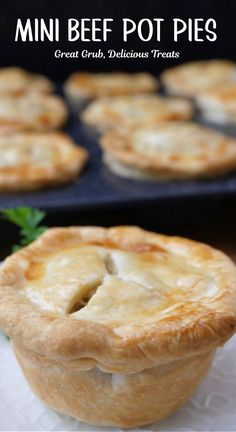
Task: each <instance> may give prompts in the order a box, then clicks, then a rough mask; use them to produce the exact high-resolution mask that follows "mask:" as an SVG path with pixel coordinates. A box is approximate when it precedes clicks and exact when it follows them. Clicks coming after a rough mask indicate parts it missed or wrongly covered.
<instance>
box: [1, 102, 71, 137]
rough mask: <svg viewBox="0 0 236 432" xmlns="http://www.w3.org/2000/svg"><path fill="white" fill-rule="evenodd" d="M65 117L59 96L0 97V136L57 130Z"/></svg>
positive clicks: (65, 112)
mask: <svg viewBox="0 0 236 432" xmlns="http://www.w3.org/2000/svg"><path fill="white" fill-rule="evenodd" d="M67 117H68V110H67V107H66V105H65V103H64V101H63V99H61V98H60V97H59V96H55V95H42V94H41V95H39V94H27V95H23V96H18V97H12V96H0V136H3V135H7V134H12V133H15V132H20V131H47V130H53V129H58V128H60V127H62V126H64V124H65V122H66V120H67Z"/></svg>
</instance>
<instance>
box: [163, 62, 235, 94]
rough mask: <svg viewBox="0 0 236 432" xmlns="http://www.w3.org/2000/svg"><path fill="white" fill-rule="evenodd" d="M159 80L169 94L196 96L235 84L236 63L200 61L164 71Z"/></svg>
mask: <svg viewBox="0 0 236 432" xmlns="http://www.w3.org/2000/svg"><path fill="white" fill-rule="evenodd" d="M161 79H162V82H163V84H164V85H165V86H166V89H167V91H168V92H169V93H171V94H176V95H185V96H190V97H194V98H195V97H196V96H198V94H199V92H202V91H205V90H207V89H210V88H214V87H215V88H216V89H217V88H218V86H220V85H224V84H227V83H235V82H236V63H234V62H232V61H228V60H202V61H193V62H189V63H183V64H180V65H178V66H175V67H172V68H170V69H166V70H165V71H164V72H163V73H162V75H161Z"/></svg>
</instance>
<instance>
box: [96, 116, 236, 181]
mask: <svg viewBox="0 0 236 432" xmlns="http://www.w3.org/2000/svg"><path fill="white" fill-rule="evenodd" d="M100 143H101V146H102V148H103V150H104V161H105V163H106V164H107V165H108V167H109V168H110V169H111V171H113V172H114V173H115V174H118V175H120V176H122V177H129V178H135V179H146V180H148V179H150V180H159V179H162V180H169V179H187V178H198V177H209V176H215V175H222V174H225V173H227V172H229V171H232V170H233V169H235V168H236V140H235V139H233V138H231V137H228V136H225V135H223V134H221V133H219V132H215V131H213V130H211V129H208V128H205V127H203V126H200V125H199V124H195V123H191V122H189V123H188V122H165V123H160V124H159V125H156V126H146V127H145V126H144V127H136V128H132V129H130V130H128V131H126V130H120V129H116V130H115V129H114V130H112V131H108V132H107V133H106V134H105V135H104V136H102V138H101V140H100Z"/></svg>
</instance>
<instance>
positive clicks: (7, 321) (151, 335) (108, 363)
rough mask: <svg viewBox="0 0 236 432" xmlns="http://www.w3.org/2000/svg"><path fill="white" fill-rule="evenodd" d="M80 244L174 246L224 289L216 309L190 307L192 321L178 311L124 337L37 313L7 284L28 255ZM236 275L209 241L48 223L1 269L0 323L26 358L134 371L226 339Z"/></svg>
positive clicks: (235, 316)
mask: <svg viewBox="0 0 236 432" xmlns="http://www.w3.org/2000/svg"><path fill="white" fill-rule="evenodd" d="M79 241H84V242H87V243H89V242H91V243H92V244H101V245H102V244H103V245H104V243H105V244H107V243H109V245H113V246H117V247H119V248H128V249H129V250H133V251H135V250H136V251H138V250H139V249H140V248H153V247H154V248H160V247H162V246H165V247H166V248H167V250H169V251H170V252H171V251H172V253H174V251H176V250H177V251H178V252H179V253H180V254H182V255H185V256H187V257H189V256H191V257H192V258H193V259H196V260H200V262H203V263H207V265H208V266H210V267H211V269H215V274H216V275H217V281H218V284H219V287H221V289H222V295H221V296H220V298H219V299H218V303H217V304H218V307H217V308H216V310H214V309H210V308H209V309H208V308H207V307H205V306H204V307H202V308H201V309H200V312H199V311H198V313H197V314H194V312H193V311H191V310H190V311H189V313H190V314H191V315H190V316H191V317H192V323H191V325H190V324H188V325H187V326H186V324H185V325H184V324H183V323H181V312H180V318H179V319H178V320H177V321H176V319H175V320H174V322H170V321H169V322H165V320H164V322H163V320H162V321H159V322H156V323H154V324H152V325H151V326H150V327H149V328H145V329H142V330H140V331H139V332H138V333H137V332H136V333H133V334H132V333H130V334H128V335H126V336H124V337H122V336H120V335H117V334H115V333H114V332H113V331H112V329H111V328H108V327H107V326H106V325H103V324H99V323H96V322H91V321H84V320H73V319H70V318H68V317H64V316H63V317H58V316H53V315H52V314H51V315H50V314H48V313H45V312H43V311H42V310H41V311H40V310H39V309H37V307H36V306H34V305H33V304H32V303H31V302H30V301H29V300H28V299H27V298H26V297H24V296H22V295H21V293H20V292H18V291H17V289H15V288H13V285H14V284H15V283H16V284H17V281H19V280H21V278H22V277H23V274H24V270H26V269H27V265H28V264H29V263H30V261H31V259H32V258H31V257H32V255H34V254H35V253H39V254H44V253H45V255H46V254H47V253H49V252H50V251H53V250H55V249H56V248H58V247H60V248H62V247H63V246H65V245H66V246H68V245H73V244H75V242H77V243H78V242H79ZM77 243H76V244H77ZM141 250H142V249H141ZM212 271H213V270H212ZM213 273H214V272H213ZM235 280H236V268H235V266H234V264H233V263H232V261H231V260H230V259H229V258H228V257H226V256H225V255H224V254H223V253H221V252H220V251H218V250H215V249H213V248H211V247H210V246H207V245H205V244H202V243H198V242H195V241H192V240H187V239H185V238H179V237H168V236H164V235H160V234H154V233H151V232H147V231H144V230H142V229H140V228H137V227H130V226H128V227H114V228H107V229H106V228H101V227H70V228H52V229H49V230H48V231H47V232H46V233H44V234H43V235H42V236H41V237H40V238H39V239H38V240H37V241H35V242H34V243H32V244H31V245H30V246H28V247H26V248H24V249H23V250H21V251H19V252H17V253H15V254H13V255H12V256H10V257H9V258H7V259H6V261H5V263H4V265H3V267H2V268H1V271H0V325H1V327H2V328H3V330H4V331H5V332H6V333H7V334H8V335H9V336H10V337H12V338H13V341H14V343H16V345H19V346H21V347H22V349H24V350H26V351H27V353H28V355H34V356H36V357H38V358H39V359H40V358H42V356H43V358H46V359H47V361H48V362H49V363H53V364H56V365H60V364H64V363H66V365H67V367H68V368H69V369H70V368H72V369H73V368H74V367H75V366H76V368H77V369H78V368H80V369H82V370H88V369H91V368H92V367H99V368H100V369H102V370H104V371H118V372H124V373H134V372H138V371H140V370H143V369H144V368H149V367H153V366H156V365H157V364H163V363H168V362H170V361H175V360H178V359H180V358H183V357H186V356H192V355H196V354H200V353H202V352H208V351H210V350H211V349H214V348H215V347H217V346H219V345H222V344H223V343H224V342H226V340H227V339H229V338H230V337H231V336H232V335H233V333H234V332H235V330H236V304H235V303H236V302H235ZM185 312H186V311H185Z"/></svg>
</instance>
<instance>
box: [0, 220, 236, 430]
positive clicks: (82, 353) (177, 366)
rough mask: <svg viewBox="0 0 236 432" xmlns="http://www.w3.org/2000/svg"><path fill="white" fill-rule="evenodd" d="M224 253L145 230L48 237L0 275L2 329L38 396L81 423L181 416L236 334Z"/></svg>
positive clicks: (233, 276) (65, 232) (235, 274)
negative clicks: (219, 350) (216, 356)
mask: <svg viewBox="0 0 236 432" xmlns="http://www.w3.org/2000/svg"><path fill="white" fill-rule="evenodd" d="M235 280H236V268H235V266H234V264H233V263H232V262H231V260H230V259H229V258H227V257H226V256H225V255H224V254H222V253H221V252H219V251H217V250H215V249H213V248H211V247H209V246H206V245H204V244H201V243H197V242H194V241H191V240H187V239H183V238H179V237H168V236H164V235H159V234H154V233H151V232H147V231H144V230H141V229H139V228H137V227H115V228H110V229H106V228H99V227H74V228H55V229H50V230H48V231H47V232H46V233H45V234H43V236H42V237H40V238H39V239H38V240H37V241H36V242H34V243H33V244H32V245H30V246H29V247H27V248H24V249H23V250H21V251H20V252H17V253H16V254H14V255H12V256H10V257H9V258H8V259H7V260H6V261H5V263H4V265H3V266H2V267H1V270H0V326H1V327H2V329H3V330H4V331H5V332H6V333H7V334H8V335H9V336H10V337H11V338H12V344H13V347H14V350H15V353H16V356H17V358H18V360H19V363H20V365H21V367H22V370H23V372H24V374H25V376H26V378H27V380H28V382H29V384H30V385H31V388H32V390H33V391H34V392H35V393H36V394H37V395H38V396H39V397H40V398H41V399H42V400H43V401H44V402H46V403H47V404H48V405H49V406H50V407H52V408H54V409H56V410H58V411H60V412H62V413H66V414H69V415H72V416H74V417H76V418H78V419H80V420H83V421H86V422H89V423H92V424H100V425H106V426H119V427H134V426H139V425H143V424H146V423H151V422H154V421H157V420H160V419H161V418H163V417H165V416H168V415H170V414H171V413H172V412H174V411H175V410H176V409H177V408H178V407H179V406H180V405H181V404H182V403H183V402H184V401H185V400H186V399H187V398H188V397H189V396H190V395H191V393H192V392H193V391H194V390H195V388H196V387H197V385H198V384H199V382H200V381H201V379H202V378H203V377H204V375H205V374H206V373H207V370H208V368H209V366H210V364H211V361H212V358H213V355H214V352H215V350H216V348H217V347H218V346H222V345H223V344H224V343H225V342H226V341H227V340H228V339H229V338H230V337H231V336H232V335H233V333H234V332H235V329H236V288H235Z"/></svg>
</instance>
